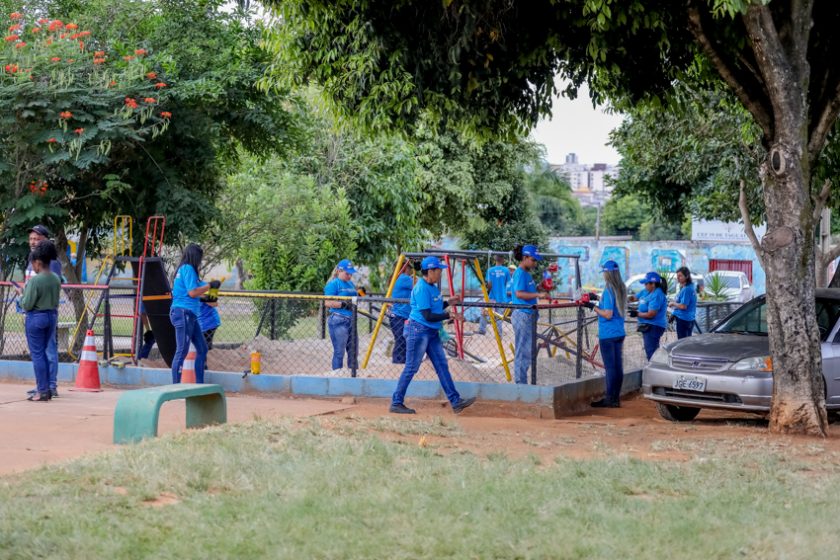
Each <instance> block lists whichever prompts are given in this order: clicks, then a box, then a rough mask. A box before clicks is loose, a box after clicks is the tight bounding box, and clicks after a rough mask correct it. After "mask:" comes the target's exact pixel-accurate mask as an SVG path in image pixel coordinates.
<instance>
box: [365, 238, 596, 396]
mask: <svg viewBox="0 0 840 560" xmlns="http://www.w3.org/2000/svg"><path fill="white" fill-rule="evenodd" d="M542 255H543V257H545V258H546V259H549V260H557V259H560V258H564V259H572V260H573V261H574V263H575V278H576V281H577V285H578V288H580V281H581V276H580V263H579V259H580V257H579V256H578V255H558V254H554V253H542ZM428 256H435V257H439V258H443V260H444V261H445V262H446V265H447V266H448V267H449V268H448V269H447V282H448V285H449V293H450V294H451V295H457V292H456V290H455V284H454V275H453V272H454V271H453V261H455V263H456V264H457V262H459V261H460V263H461V294H462V295H463V293H464V292H465V291H466V290H465V278H466V269H467V267H469V268H471V269H472V272H473V274H474V275H475V277H476V278H477V279H478V282H479V285H480V286H481V294H482V296H483V297H484V302H485V303H490V294H489V292H488V291H487V284H486V283H485V281H484V272H483V270H482V268H481V259H482V258H486V259H487V260H488V263H489V261H490V259H491V258H493V257H496V256H504V257H507V258H508V260H510V261H512V260H513V253H512V252H508V251H472V250H446V249H427V250H426V251H424V252H422V253H403V254H401V255H400V256H399V258H398V259H397V264H396V266H395V267H394V272H393V274H392V275H391V280H390V281H389V282H388V289H387V291H386V292H385V297H386V298H390V297H391V295H392V293H393V291H394V284H396V282H397V278H399V275H400V271H401V270H402V268H403V265H404V264H405V262H406V261H411V260H419V259H423V258H425V257H428ZM389 305H391V304H390V303H383V304H382V307H381V309H380V310H379V316H378V317H377V319H376V326H375V327H374V329H373V334H372V335H371V339H370V343H369V344H368V348H367V351H366V352H365V357H364V360H363V361H362V364H361V369H366V368H367V366H368V362H369V361H370V357H371V354H372V353H373V347H374V346H375V345H376V339H377V337H378V336H379V329H380V328H381V327H382V323H383V321H384V320H385V314H386V312H387V311H388V306H389ZM456 308H457V306H456ZM487 309H488V312H489V313H490V315H491V318H492V319H498V320H504V319H505V318H506V316H507V313H506V314H504V315H503V316H500V315H499V314H497V313H496V312H495V309H494V308H492V307H489V308H487ZM488 322H489V323H490V326H491V327H492V328H493V336H494V338H495V339H496V346H497V348H498V350H499V357H500V358H501V362H502V366H503V367H504V370H505V378H506V379H507V381H511V380H512V377H511V374H510V362H511V361H512V360H508V359H507V356H506V354H505V347H504V344H503V343H502V337H501V336H500V334H499V329H498V326H497V324H496V321H495V320H492V321H488ZM463 336H464V333H463V325H462V324H460V323H458V322H456V323H455V340H456V344H457V352H458V355H459V357H460V358H461V359H463V357H464V338H463ZM511 352H513V346H512V345H511Z"/></svg>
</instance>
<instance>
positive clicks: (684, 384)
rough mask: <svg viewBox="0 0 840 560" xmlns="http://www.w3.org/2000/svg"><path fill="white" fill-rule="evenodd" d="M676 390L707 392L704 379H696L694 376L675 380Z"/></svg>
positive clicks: (684, 376) (682, 376)
mask: <svg viewBox="0 0 840 560" xmlns="http://www.w3.org/2000/svg"><path fill="white" fill-rule="evenodd" d="M674 389H682V390H683V391H697V392H699V393H702V392H703V391H705V390H706V380H705V379H704V378H703V377H694V376H693V375H680V376H679V377H677V378H676V379H675V380H674Z"/></svg>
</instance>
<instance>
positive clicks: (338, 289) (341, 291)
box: [324, 278, 359, 317]
mask: <svg viewBox="0 0 840 560" xmlns="http://www.w3.org/2000/svg"><path fill="white" fill-rule="evenodd" d="M324 295H325V296H350V297H352V296H357V295H359V294H358V293H357V292H356V286H354V285H353V282H348V281H345V280H342V279H341V278H333V279H332V280H330V281H329V282H327V285H326V286H324ZM329 309H330V313H335V314H337V315H344V316H345V317H352V316H353V312H352V311H350V310H349V309H336V308H333V307H330V308H329Z"/></svg>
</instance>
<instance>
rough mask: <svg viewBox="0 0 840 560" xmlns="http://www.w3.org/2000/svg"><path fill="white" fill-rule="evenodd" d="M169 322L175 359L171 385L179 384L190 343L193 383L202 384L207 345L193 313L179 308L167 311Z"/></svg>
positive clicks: (173, 360)
mask: <svg viewBox="0 0 840 560" xmlns="http://www.w3.org/2000/svg"><path fill="white" fill-rule="evenodd" d="M169 320H170V321H171V322H172V326H173V327H175V345H176V347H175V357H173V358H172V383H180V382H181V367H182V366H183V365H184V360H185V359H186V358H187V353H188V352H189V351H190V342H192V344H193V346H195V382H196V383H204V364H205V363H206V362H207V343H206V342H205V341H204V334H203V333H202V332H201V326H200V325H199V324H198V317H196V315H195V313H193V312H192V311H189V310H187V309H183V308H181V307H173V308H172V309H170V310H169Z"/></svg>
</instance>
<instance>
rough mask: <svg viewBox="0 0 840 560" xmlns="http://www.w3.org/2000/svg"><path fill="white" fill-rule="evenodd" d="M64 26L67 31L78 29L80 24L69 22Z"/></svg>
mask: <svg viewBox="0 0 840 560" xmlns="http://www.w3.org/2000/svg"><path fill="white" fill-rule="evenodd" d="M64 28H65V29H66V30H67V31H73V30H74V29H78V28H79V26H78V25H76V24H75V23H68V24H67V25H66V26H65V27H64Z"/></svg>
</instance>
